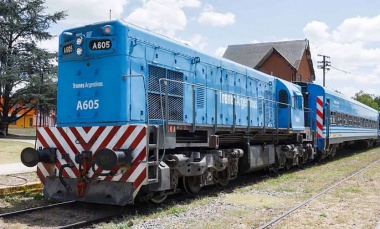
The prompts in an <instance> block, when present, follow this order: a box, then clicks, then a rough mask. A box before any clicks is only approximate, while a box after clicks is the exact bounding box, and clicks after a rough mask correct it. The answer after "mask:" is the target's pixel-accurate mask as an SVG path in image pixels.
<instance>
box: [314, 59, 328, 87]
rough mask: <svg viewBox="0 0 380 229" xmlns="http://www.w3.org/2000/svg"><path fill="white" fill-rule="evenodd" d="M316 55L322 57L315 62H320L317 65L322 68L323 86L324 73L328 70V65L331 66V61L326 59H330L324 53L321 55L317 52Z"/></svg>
mask: <svg viewBox="0 0 380 229" xmlns="http://www.w3.org/2000/svg"><path fill="white" fill-rule="evenodd" d="M318 56H321V57H323V60H322V61H318V62H317V63H318V64H321V65H318V68H321V69H323V86H325V75H326V70H327V71H328V70H330V68H328V67H329V66H331V61H327V60H326V59H330V57H329V56H326V55H321V54H318Z"/></svg>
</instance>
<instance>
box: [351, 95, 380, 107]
mask: <svg viewBox="0 0 380 229" xmlns="http://www.w3.org/2000/svg"><path fill="white" fill-rule="evenodd" d="M352 98H353V99H355V100H357V101H359V102H361V103H364V104H365V105H367V106H369V107H372V108H373V109H376V110H380V103H379V102H380V98H379V97H376V96H375V95H372V94H367V93H364V91H360V92H358V93H355V96H354V97H352Z"/></svg>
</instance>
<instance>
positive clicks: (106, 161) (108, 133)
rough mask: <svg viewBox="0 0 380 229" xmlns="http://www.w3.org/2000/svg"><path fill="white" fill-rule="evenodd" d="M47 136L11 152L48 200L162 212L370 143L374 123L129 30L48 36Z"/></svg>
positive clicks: (332, 99)
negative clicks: (53, 116) (52, 69)
mask: <svg viewBox="0 0 380 229" xmlns="http://www.w3.org/2000/svg"><path fill="white" fill-rule="evenodd" d="M57 90H58V92H57V125H56V126H48V127H39V128H38V130H37V140H36V147H35V148H32V147H28V148H25V149H23V150H22V152H21V161H22V162H23V164H24V165H26V166H30V167H32V166H36V165H37V175H38V177H39V178H40V180H41V182H42V183H43V185H44V188H43V193H44V195H45V196H46V197H48V198H53V199H58V200H77V201H83V202H92V203H102V204H111V205H122V206H124V205H131V204H134V203H135V202H136V201H151V202H153V203H162V202H163V201H165V199H166V198H167V196H169V195H172V194H176V193H179V192H186V193H193V194H195V193H198V192H199V191H200V190H201V189H202V188H203V187H205V186H208V185H215V184H219V185H222V186H224V185H227V184H228V183H229V181H231V180H234V179H236V178H237V177H238V176H239V175H241V174H248V173H254V172H255V171H259V170H269V171H273V172H276V171H278V170H279V169H290V168H291V167H293V166H302V165H303V164H304V163H306V162H309V161H312V160H321V159H323V158H326V157H332V156H334V154H335V153H336V149H337V147H338V146H343V145H352V144H354V145H359V146H361V147H370V146H372V145H373V144H375V143H376V142H377V141H378V136H379V134H378V133H379V112H378V111H376V110H374V109H372V108H370V107H368V106H366V105H364V104H361V103H359V102H357V101H355V100H353V99H350V98H348V97H346V96H344V95H343V94H341V93H337V92H334V91H332V90H329V89H327V88H324V87H322V86H319V85H317V84H314V83H311V82H288V81H284V80H282V79H279V78H276V77H274V76H271V75H267V74H264V73H261V72H259V71H256V70H254V69H252V68H249V67H246V66H243V65H240V64H237V63H235V62H232V61H229V60H226V59H223V58H217V57H212V56H210V55H207V54H204V53H201V52H198V51H196V50H194V49H193V48H191V47H189V46H188V45H186V44H182V43H180V42H178V41H175V40H173V39H170V38H167V37H165V36H162V35H158V34H156V33H153V32H150V31H148V30H145V29H142V28H139V27H137V26H135V25H131V24H128V23H126V22H124V21H121V20H114V21H105V22H99V23H94V24H89V25H85V26H81V27H77V28H72V29H67V30H65V31H63V32H62V33H61V34H60V36H59V51H58V89H57Z"/></svg>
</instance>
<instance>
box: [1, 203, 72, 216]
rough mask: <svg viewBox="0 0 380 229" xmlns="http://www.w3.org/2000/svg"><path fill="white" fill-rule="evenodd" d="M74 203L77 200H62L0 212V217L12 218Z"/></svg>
mask: <svg viewBox="0 0 380 229" xmlns="http://www.w3.org/2000/svg"><path fill="white" fill-rule="evenodd" d="M73 203H75V201H67V202H61V203H57V204H49V205H46V206H41V207H35V208H28V209H24V210H19V211H13V212H7V213H3V214H0V218H11V217H14V216H18V215H21V214H28V213H31V212H35V211H41V210H47V209H50V208H55V207H62V206H66V205H69V204H73Z"/></svg>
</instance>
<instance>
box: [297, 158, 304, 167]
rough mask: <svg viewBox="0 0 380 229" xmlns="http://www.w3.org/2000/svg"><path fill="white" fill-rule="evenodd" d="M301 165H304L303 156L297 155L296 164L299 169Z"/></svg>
mask: <svg viewBox="0 0 380 229" xmlns="http://www.w3.org/2000/svg"><path fill="white" fill-rule="evenodd" d="M303 166H304V163H303V158H302V157H298V164H297V167H298V168H299V169H303Z"/></svg>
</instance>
